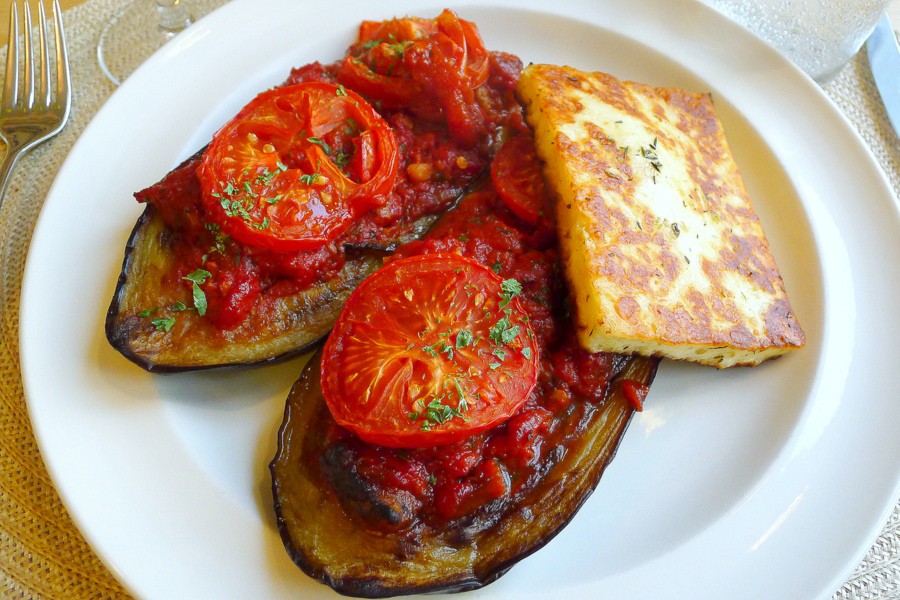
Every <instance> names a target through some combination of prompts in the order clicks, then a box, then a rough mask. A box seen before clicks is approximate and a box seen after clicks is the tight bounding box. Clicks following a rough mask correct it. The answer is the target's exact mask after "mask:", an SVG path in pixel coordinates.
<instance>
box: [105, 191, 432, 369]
mask: <svg viewBox="0 0 900 600" xmlns="http://www.w3.org/2000/svg"><path fill="white" fill-rule="evenodd" d="M437 218H438V217H437V215H428V216H425V217H422V218H420V219H418V220H417V221H415V222H413V223H411V224H410V225H409V226H408V227H407V228H406V229H405V231H404V233H403V234H402V235H401V236H400V237H398V238H397V239H395V240H388V241H386V242H385V246H384V247H383V248H382V247H377V248H376V247H359V248H348V249H347V260H346V263H345V264H344V266H343V268H342V269H341V270H340V271H339V272H338V273H337V274H336V275H335V276H333V277H331V278H328V279H325V280H323V281H319V282H317V283H315V284H313V285H311V286H310V287H308V288H307V289H305V290H303V291H301V292H299V293H297V294H294V295H288V296H283V297H280V298H277V299H275V300H272V301H270V302H268V303H267V304H266V305H265V306H264V307H262V306H261V305H257V306H256V307H254V308H253V310H252V311H251V313H250V315H249V316H248V317H247V319H246V320H245V321H244V322H243V323H242V324H241V325H239V326H238V327H236V328H234V329H230V330H221V329H219V328H217V327H216V326H215V325H213V324H212V323H210V322H209V320H207V319H204V318H203V317H201V316H199V315H198V314H197V313H196V312H195V311H182V312H180V313H178V317H177V319H176V320H175V322H174V324H173V326H172V327H171V329H169V330H168V331H164V330H159V329H158V328H157V327H156V326H155V325H154V324H153V322H152V318H149V317H148V316H147V315H146V312H145V311H147V310H148V309H149V308H151V307H158V306H171V305H174V304H176V303H178V302H181V303H186V304H188V305H190V302H191V299H190V298H189V292H187V291H186V289H185V286H184V285H173V284H172V283H170V282H169V279H170V278H167V276H166V275H167V274H169V273H172V272H174V271H175V268H176V263H177V258H176V256H177V255H176V253H175V252H174V249H173V243H178V242H177V240H176V241H173V240H172V235H171V232H169V231H168V230H167V228H166V226H165V224H164V223H163V220H162V219H161V218H160V217H159V215H158V214H157V213H156V210H155V209H154V207H153V205H151V204H148V205H147V206H146V208H145V209H144V212H143V213H142V214H141V216H140V217H139V218H138V220H137V223H136V224H135V226H134V229H133V230H132V232H131V235H130V237H129V239H128V243H127V245H126V248H125V258H124V260H123V263H122V270H121V272H120V274H119V279H118V282H117V284H116V290H115V293H114V294H113V298H112V301H111V303H110V306H109V310H108V311H107V315H106V337H107V339H108V340H109V343H110V344H111V345H112V346H113V347H114V348H115V349H117V350H118V351H119V352H120V353H122V355H124V356H125V357H126V358H127V359H129V360H131V361H132V362H134V363H135V364H137V365H139V366H140V367H142V368H144V369H146V370H147V371H151V372H175V371H189V370H198V369H208V368H215V367H225V366H237V365H253V364H258V363H265V362H269V361H273V360H276V359H279V358H284V357H288V356H294V355H296V354H299V353H301V352H304V351H307V350H308V349H309V348H310V347H312V346H314V345H315V344H316V343H317V342H319V341H320V340H321V339H322V338H323V337H324V336H325V335H327V334H328V332H329V331H330V330H331V327H332V325H333V324H334V322H335V320H337V317H338V315H339V314H340V311H341V308H342V307H343V305H344V302H345V301H346V299H347V297H348V296H349V295H350V292H352V291H353V289H354V288H355V287H356V286H357V285H359V283H360V282H361V281H362V280H363V279H365V278H366V277H367V276H368V275H370V274H371V273H372V272H373V271H375V269H377V268H378V267H379V266H381V263H382V259H383V256H384V255H385V254H386V253H389V252H390V251H391V250H392V249H394V248H395V247H397V246H398V245H401V244H403V243H406V242H408V241H411V240H413V239H416V238H418V237H421V235H422V234H424V233H425V232H426V231H427V230H428V228H429V227H430V226H431V224H432V223H434V221H435V220H436V219H437ZM142 313H144V314H142Z"/></svg>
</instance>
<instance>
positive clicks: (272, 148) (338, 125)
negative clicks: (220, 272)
mask: <svg viewBox="0 0 900 600" xmlns="http://www.w3.org/2000/svg"><path fill="white" fill-rule="evenodd" d="M397 162H398V158H397V142H396V140H395V138H394V134H393V132H392V131H391V129H390V127H389V126H388V125H387V123H386V122H385V121H384V120H383V119H382V118H381V117H380V116H379V115H378V113H376V112H375V110H374V109H373V108H372V107H371V106H369V104H368V103H366V101H365V100H363V99H362V98H361V97H360V96H358V95H357V94H355V93H353V92H352V91H350V90H347V89H345V88H344V87H342V86H339V85H333V84H330V83H318V82H316V83H313V82H308V83H300V84H297V85H291V86H287V87H281V88H276V89H273V90H270V91H268V92H264V93H262V94H260V95H259V96H257V97H256V98H255V99H254V100H252V101H251V102H250V103H249V104H247V106H245V107H244V108H243V109H242V110H241V111H240V113H238V115H237V116H236V117H235V118H234V119H232V120H231V121H230V122H229V123H227V124H226V125H225V126H224V127H223V128H222V129H220V130H219V131H218V133H216V135H215V136H214V137H213V140H212V142H211V143H210V145H209V147H208V148H207V149H206V152H204V154H203V159H202V161H201V164H200V167H199V168H198V170H197V174H198V176H199V178H200V184H201V187H202V198H203V207H204V209H205V210H206V212H207V213H208V215H209V216H210V218H211V219H212V220H213V221H214V222H216V223H218V224H219V225H220V226H221V228H222V230H223V231H224V232H225V233H227V234H229V235H231V236H232V237H233V238H234V239H236V240H238V241H239V242H242V243H243V244H246V245H249V246H254V247H258V248H265V249H269V250H275V251H300V250H312V249H315V248H317V247H320V246H322V245H324V244H326V243H328V242H330V241H331V240H333V239H335V238H336V237H337V236H339V235H340V234H341V233H343V232H344V231H345V230H346V229H347V227H348V226H349V225H350V223H351V222H352V221H353V219H354V218H355V217H357V216H358V215H360V214H362V213H363V212H365V211H367V210H368V209H370V208H372V207H374V206H378V205H380V204H383V203H384V199H385V196H386V195H387V194H388V193H390V191H391V190H392V189H393V185H394V179H395V177H396V174H397Z"/></svg>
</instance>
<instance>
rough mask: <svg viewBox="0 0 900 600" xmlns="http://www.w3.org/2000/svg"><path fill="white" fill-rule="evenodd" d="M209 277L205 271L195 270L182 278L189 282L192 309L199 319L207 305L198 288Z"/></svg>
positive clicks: (201, 291) (208, 273)
mask: <svg viewBox="0 0 900 600" xmlns="http://www.w3.org/2000/svg"><path fill="white" fill-rule="evenodd" d="M210 277H212V273H210V272H209V271H206V270H205V269H197V270H196V271H194V272H193V273H191V274H189V275H185V276H184V277H182V279H185V280H187V281H190V282H191V295H192V297H193V301H194V308H195V309H196V311H197V314H198V315H200V316H201V317H202V316H203V315H205V314H206V309H207V304H206V294H205V293H204V292H203V290H202V289H200V286H201V285H202V284H203V283H204V282H206V280H207V279H209V278H210ZM166 331H168V330H166Z"/></svg>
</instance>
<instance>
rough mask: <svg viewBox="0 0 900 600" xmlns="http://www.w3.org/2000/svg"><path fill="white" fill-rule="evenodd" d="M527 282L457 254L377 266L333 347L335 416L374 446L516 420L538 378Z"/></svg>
mask: <svg viewBox="0 0 900 600" xmlns="http://www.w3.org/2000/svg"><path fill="white" fill-rule="evenodd" d="M520 290H521V287H520V286H519V284H518V283H517V282H516V281H515V280H511V279H510V280H505V281H504V280H503V279H501V278H500V277H498V276H497V275H496V274H495V273H494V272H493V271H491V270H490V269H488V268H486V267H484V266H483V265H481V264H479V263H477V262H475V261H473V260H470V259H468V258H463V257H461V256H458V255H455V254H428V255H421V256H412V257H409V258H401V259H398V260H396V261H394V262H391V263H388V264H387V265H386V266H385V267H382V268H381V269H379V270H378V271H376V272H375V274H373V275H371V276H369V278H368V279H366V280H365V281H364V282H363V283H362V284H361V285H360V286H359V287H358V288H357V289H356V290H355V291H354V292H353V294H352V295H351V296H350V298H349V299H348V301H347V303H346V305H345V306H344V310H343V312H342V313H341V316H340V318H339V319H338V321H337V324H336V325H335V327H334V330H333V331H332V333H331V335H330V337H329V338H328V342H327V343H326V345H325V349H324V355H323V359H322V367H321V369H322V371H321V376H322V392H323V395H324V397H325V400H326V402H327V403H328V406H329V408H330V409H331V413H332V415H333V416H334V418H335V420H336V421H337V422H338V423H339V424H341V425H342V426H343V427H345V428H347V429H349V430H350V431H352V432H354V433H355V434H356V435H358V436H359V437H360V438H362V439H363V440H365V441H367V442H370V443H373V444H382V445H386V446H396V447H425V446H438V445H443V444H449V443H452V442H456V441H459V440H461V439H463V438H465V437H468V436H470V435H472V434H474V433H477V432H479V431H483V430H485V429H488V428H490V427H494V426H495V425H498V424H500V423H502V422H503V421H505V420H506V419H508V418H509V417H510V416H512V415H513V413H515V412H516V410H518V408H519V407H520V406H521V405H522V403H524V402H525V400H526V399H527V397H528V395H529V394H530V393H531V390H532V388H533V387H534V385H535V382H536V381H537V376H538V360H539V357H538V346H537V343H536V341H535V337H534V334H533V332H532V331H531V327H530V325H529V324H528V315H527V313H526V312H525V311H524V309H523V308H522V306H521V305H520V304H519V300H518V298H516V297H515V296H516V294H517V293H519V291H520Z"/></svg>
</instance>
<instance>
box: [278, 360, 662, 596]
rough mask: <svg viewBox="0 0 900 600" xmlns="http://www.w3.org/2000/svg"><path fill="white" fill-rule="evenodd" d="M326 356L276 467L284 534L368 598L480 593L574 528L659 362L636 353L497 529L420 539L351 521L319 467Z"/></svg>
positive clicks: (291, 413) (317, 567)
mask: <svg viewBox="0 0 900 600" xmlns="http://www.w3.org/2000/svg"><path fill="white" fill-rule="evenodd" d="M320 358H321V351H320V352H317V353H316V354H315V355H314V356H313V357H312V358H311V359H310V361H309V363H308V364H307V366H306V368H305V369H304V371H303V373H302V374H301V376H300V378H299V379H298V380H297V382H296V383H295V384H294V386H293V388H292V389H291V392H290V395H289V396H288V399H287V403H286V406H285V413H284V420H283V422H282V424H281V428H280V430H279V434H278V450H277V452H276V455H275V457H274V459H273V460H272V462H271V463H270V465H269V469H270V472H271V476H272V491H273V496H274V504H275V513H276V518H277V526H278V530H279V532H280V534H281V538H282V541H283V542H284V546H285V549H286V550H287V552H288V554H289V555H290V557H291V559H292V560H293V561H294V563H296V564H297V565H298V566H299V567H300V568H301V569H302V570H303V571H304V572H305V573H306V574H307V575H309V576H310V577H312V578H313V579H316V580H318V581H320V582H321V583H324V584H326V585H328V586H330V587H332V588H333V589H335V590H336V591H337V592H339V593H341V594H344V595H347V596H356V597H364V598H381V597H387V596H395V595H403V594H413V593H425V592H439V591H440V592H460V591H465V590H471V589H475V588H480V587H483V586H485V585H488V584H489V583H492V582H493V581H496V580H497V579H498V578H499V577H501V576H503V575H504V574H505V573H506V572H507V571H508V570H509V569H510V568H512V566H513V565H514V564H515V563H516V562H518V561H520V560H522V559H523V558H525V557H526V556H528V555H530V554H532V553H533V552H535V551H537V550H539V549H540V548H541V547H543V546H544V545H545V544H547V543H548V542H549V541H550V540H551V539H552V538H553V537H555V536H556V534H557V533H559V532H560V531H561V530H562V528H563V527H565V526H566V525H567V524H568V523H569V521H570V520H571V519H572V517H574V515H575V513H576V512H577V511H578V509H579V508H580V507H581V506H582V505H583V504H584V502H585V500H587V498H588V497H589V496H590V494H591V493H592V492H593V490H594V489H595V488H596V486H597V484H598V483H599V481H600V478H601V476H602V475H603V472H604V470H605V469H606V466H607V465H608V464H609V462H610V461H611V460H612V458H613V456H614V455H615V452H616V448H617V447H618V444H619V441H620V440H621V438H622V436H623V435H624V433H625V431H626V429H627V428H628V424H629V423H630V420H631V417H632V415H633V413H634V407H633V406H632V405H631V403H630V402H629V400H628V399H627V398H626V396H625V393H624V391H623V390H622V388H621V382H622V380H624V379H632V380H636V381H639V382H642V383H644V384H646V385H650V383H651V382H652V380H653V378H654V376H655V374H656V368H657V365H658V364H659V359H656V358H643V357H636V356H635V357H627V358H625V361H626V364H625V365H624V367H623V369H622V370H621V371H620V372H619V373H618V374H617V375H616V377H615V378H614V379H613V381H612V383H611V385H610V393H609V395H608V397H607V398H606V400H605V401H604V402H603V404H602V405H601V406H600V407H599V408H598V410H596V411H595V412H594V414H593V416H592V417H591V419H590V421H589V422H588V423H587V425H586V427H585V428H584V429H583V430H581V433H580V434H579V435H578V436H576V437H575V438H574V439H572V440H571V443H569V444H568V446H567V447H566V448H565V449H564V451H560V452H558V456H559V462H558V463H556V465H555V466H553V468H551V469H550V470H549V472H548V473H547V475H546V476H545V477H544V478H543V480H541V481H540V483H538V484H537V485H536V486H535V487H534V488H532V489H530V490H529V491H528V492H526V494H525V495H524V496H523V497H521V498H519V499H517V500H515V501H514V502H513V503H512V504H511V505H509V506H507V507H506V509H505V512H504V513H503V514H502V516H501V517H500V518H499V519H497V520H496V522H495V523H493V524H492V525H491V526H489V527H485V528H479V529H477V530H476V531H474V532H470V533H469V534H467V535H462V536H461V535H460V532H459V531H458V530H450V529H448V530H447V531H425V532H424V533H423V532H421V531H420V532H419V533H418V534H417V535H415V536H412V535H410V536H407V535H404V534H403V532H396V533H385V532H383V531H375V530H371V529H368V528H366V527H364V526H363V525H362V524H361V523H360V522H359V521H358V520H356V519H354V518H352V517H350V516H349V515H348V514H347V513H346V512H345V511H344V510H343V509H342V507H341V503H340V502H339V500H338V499H337V497H336V496H335V494H334V492H333V491H331V490H330V489H329V487H328V485H327V484H325V483H324V482H323V481H322V478H321V475H319V474H318V473H317V467H316V465H318V464H319V460H318V458H319V456H320V453H321V451H322V448H323V445H324V442H323V439H324V432H325V431H327V426H326V424H327V422H328V420H329V419H330V418H331V417H330V414H329V413H328V408H327V406H326V405H325V402H324V400H323V398H322V393H321V388H320V384H319V364H320Z"/></svg>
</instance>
